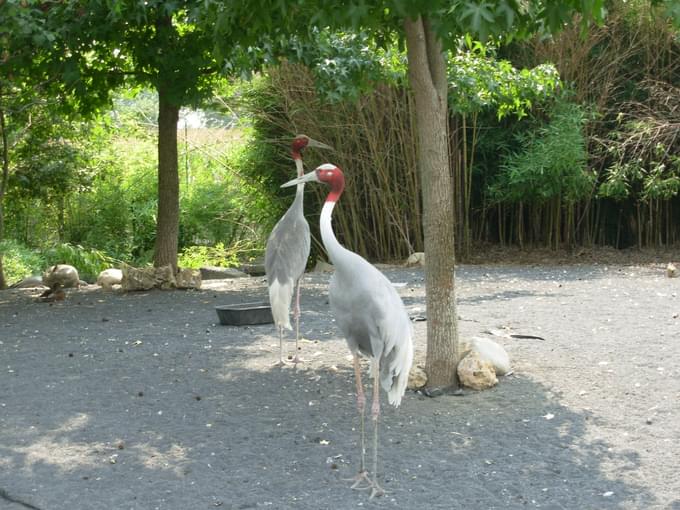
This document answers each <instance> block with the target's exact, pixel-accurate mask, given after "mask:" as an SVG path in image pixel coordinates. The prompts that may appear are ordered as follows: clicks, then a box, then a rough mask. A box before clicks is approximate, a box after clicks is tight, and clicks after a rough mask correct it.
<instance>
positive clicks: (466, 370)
mask: <svg viewBox="0 0 680 510" xmlns="http://www.w3.org/2000/svg"><path fill="white" fill-rule="evenodd" d="M458 378H459V379H460V382H461V384H462V385H463V386H467V387H468V388H472V389H473V390H485V389H487V388H491V387H493V386H495V385H496V384H498V379H497V378H496V371H495V370H494V367H493V365H492V364H491V363H489V362H488V361H483V360H481V359H479V355H478V354H477V353H476V352H474V351H471V352H470V353H469V354H468V355H467V356H465V357H464V358H463V359H462V360H461V361H460V363H458Z"/></svg>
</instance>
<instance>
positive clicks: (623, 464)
mask: <svg viewBox="0 0 680 510" xmlns="http://www.w3.org/2000/svg"><path fill="white" fill-rule="evenodd" d="M585 262H586V263H582V264H570V265H531V264H529V265H526V264H525V265H503V264H487V265H463V266H461V267H460V268H459V269H458V271H457V295H458V301H459V308H458V311H459V315H460V323H459V324H460V331H461V335H462V336H463V337H470V336H474V335H479V336H484V335H487V336H488V333H487V332H488V331H490V330H496V331H498V330H501V331H503V332H514V333H520V334H528V335H536V336H540V337H543V338H544V340H536V339H514V338H507V337H502V336H493V337H492V338H494V339H495V340H496V341H498V342H499V343H501V344H502V345H504V346H505V347H506V349H507V350H508V352H509V353H510V356H511V358H512V361H513V368H514V373H513V374H512V375H511V376H508V377H504V378H500V383H499V385H498V386H496V387H495V388H494V389H492V390H488V391H484V392H474V391H466V392H465V394H464V395H463V396H442V397H438V398H428V397H426V396H424V395H422V394H419V393H414V392H411V391H408V392H407V394H406V396H405V398H404V399H403V402H402V406H401V407H400V408H398V409H394V408H392V407H391V406H388V405H384V406H383V417H382V422H381V450H380V453H381V457H380V459H381V462H380V469H379V471H380V478H381V480H382V483H383V487H384V488H385V489H386V491H387V494H386V495H385V496H384V497H382V498H376V499H374V500H369V499H368V494H367V493H366V492H363V491H353V490H351V489H350V488H349V485H350V484H349V482H346V481H344V480H343V479H345V478H348V477H351V476H353V475H354V474H355V472H356V470H357V467H358V454H359V452H358V433H357V429H358V419H357V415H356V407H355V402H354V392H353V389H354V386H353V377H352V371H351V360H350V358H349V357H348V354H349V353H348V351H347V348H346V346H345V344H344V340H343V339H342V338H340V337H339V335H338V331H337V330H336V328H335V326H334V323H333V320H332V317H331V315H330V312H329V306H328V301H327V282H328V278H329V275H328V274H309V275H307V276H306V277H305V280H304V288H303V297H302V308H303V318H302V326H301V329H302V333H303V336H304V338H305V340H304V341H303V342H302V350H301V355H302V357H303V358H304V359H305V360H306V361H305V363H303V364H301V365H299V366H298V367H297V368H293V367H285V368H283V369H281V368H273V367H272V363H273V362H274V361H275V360H276V358H277V353H278V339H277V337H276V335H275V332H274V329H273V326H272V325H262V326H252V327H240V328H238V327H229V326H220V325H218V324H216V322H217V316H216V313H215V310H214V306H215V305H217V304H231V303H239V302H249V301H262V300H266V295H267V294H266V284H265V282H264V279H263V278H248V279H240V280H232V281H228V280H219V281H209V282H205V288H204V289H203V290H200V291H151V292H142V293H131V294H127V295H126V294H121V293H111V292H104V291H103V290H101V289H99V288H89V289H81V290H78V291H71V292H70V293H69V295H68V298H67V300H66V301H65V302H61V303H55V304H47V303H40V302H35V301H34V300H33V298H32V297H33V296H34V295H35V294H36V292H35V291H29V290H9V291H3V292H0V360H1V361H0V508H2V509H4V508H7V509H9V510H14V509H16V510H20V509H22V508H30V509H36V508H37V509H40V510H57V509H67V510H78V509H86V510H90V509H106V510H111V509H116V510H117V509H140V510H146V509H177V510H186V509H210V508H224V509H251V508H272V509H288V508H295V509H333V510H336V509H345V508H403V509H417V508H423V509H453V508H466V509H507V508H545V509H613V508H616V509H673V510H680V476H678V467H677V464H678V459H680V409H679V407H680V406H679V402H680V382H679V381H680V378H679V376H680V369H679V368H678V362H679V361H680V317H679V316H678V314H680V298H679V297H678V295H679V294H680V278H676V279H669V278H666V276H665V271H664V268H665V264H659V263H656V264H650V263H645V264H639V265H608V264H605V263H593V262H591V261H589V260H585ZM385 272H386V274H387V275H388V277H389V278H390V279H391V280H392V281H393V282H394V283H396V284H405V285H397V287H398V290H399V292H400V294H401V295H402V297H403V298H404V302H405V304H406V306H407V308H408V309H409V313H410V314H411V315H412V316H417V315H420V316H425V315H426V313H425V309H424V308H425V306H424V283H423V274H422V271H421V270H413V269H405V268H387V269H385ZM426 324H427V323H426V322H415V323H414V327H415V333H416V335H415V336H416V339H415V340H416V351H417V355H416V356H417V360H419V361H423V360H424V348H425V330H426ZM287 347H288V352H289V353H291V354H292V350H293V337H292V336H291V335H289V336H288V343H287Z"/></svg>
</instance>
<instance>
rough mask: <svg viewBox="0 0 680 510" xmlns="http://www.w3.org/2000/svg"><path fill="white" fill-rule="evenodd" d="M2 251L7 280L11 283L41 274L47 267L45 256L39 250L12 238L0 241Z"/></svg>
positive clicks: (0, 250)
mask: <svg viewBox="0 0 680 510" xmlns="http://www.w3.org/2000/svg"><path fill="white" fill-rule="evenodd" d="M0 252H1V253H2V267H3V270H4V273H5V280H6V281H7V282H8V283H9V284H12V283H15V282H18V281H20V280H22V279H24V278H26V277H29V276H35V275H39V274H41V273H42V271H43V270H44V269H45V267H47V263H46V261H45V258H44V257H43V255H42V254H41V253H40V252H39V251H37V250H34V249H31V248H28V247H26V246H24V245H23V244H21V243H18V242H17V241H14V240H11V239H5V240H4V241H2V242H0Z"/></svg>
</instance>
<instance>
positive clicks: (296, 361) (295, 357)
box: [292, 354, 305, 365]
mask: <svg viewBox="0 0 680 510" xmlns="http://www.w3.org/2000/svg"><path fill="white" fill-rule="evenodd" d="M292 361H293V363H294V364H296V365H297V364H298V363H304V361H305V360H303V359H302V358H301V357H300V356H298V355H297V354H296V355H295V356H293V359H292Z"/></svg>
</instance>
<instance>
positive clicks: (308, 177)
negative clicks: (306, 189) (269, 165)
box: [281, 170, 319, 188]
mask: <svg viewBox="0 0 680 510" xmlns="http://www.w3.org/2000/svg"><path fill="white" fill-rule="evenodd" d="M310 181H314V182H319V179H318V177H317V176H316V170H314V171H312V172H309V173H306V174H305V175H303V176H302V177H298V178H297V179H293V180H292V181H288V182H287V183H285V184H282V185H281V187H282V188H288V187H290V186H295V185H296V184H303V183H305V182H310Z"/></svg>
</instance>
